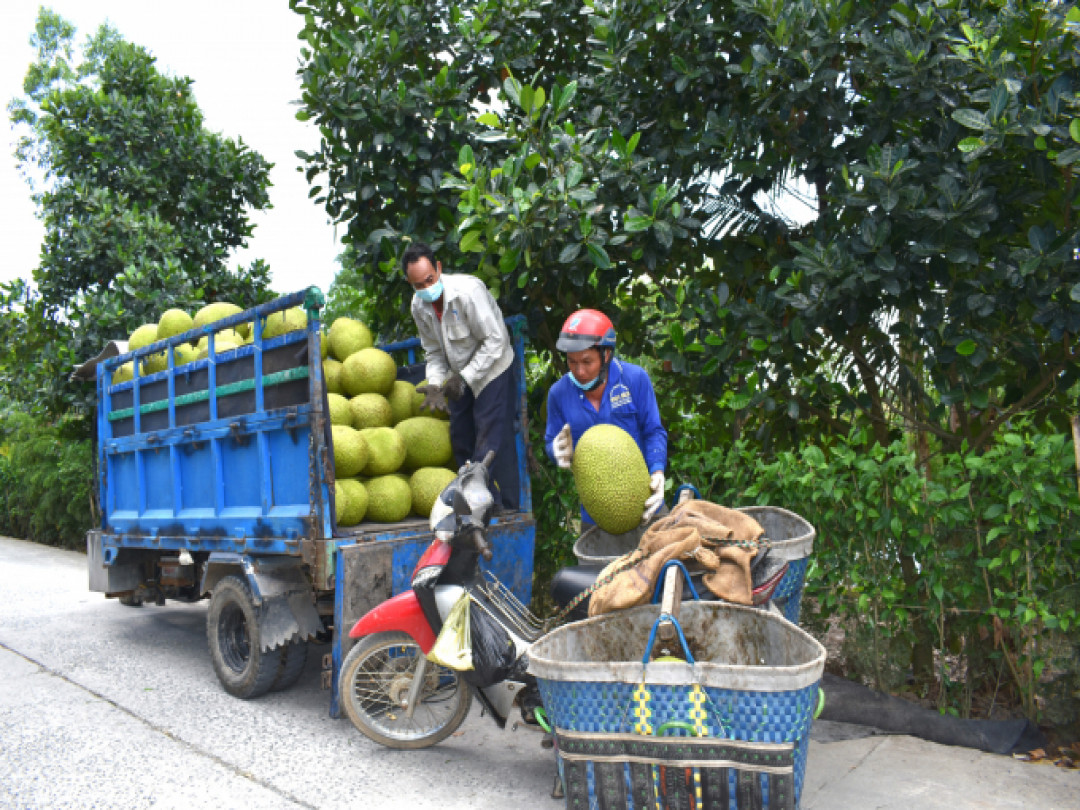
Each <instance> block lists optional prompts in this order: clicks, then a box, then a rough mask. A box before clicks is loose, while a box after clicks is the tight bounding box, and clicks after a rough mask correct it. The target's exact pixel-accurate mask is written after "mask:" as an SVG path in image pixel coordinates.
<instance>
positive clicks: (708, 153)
mask: <svg viewBox="0 0 1080 810" xmlns="http://www.w3.org/2000/svg"><path fill="white" fill-rule="evenodd" d="M292 6H293V8H295V9H296V10H297V11H298V12H299V13H302V14H303V15H304V20H305V26H304V32H303V38H304V39H305V41H306V47H305V49H304V50H303V52H302V53H303V56H304V58H305V63H304V66H303V68H302V70H301V76H302V78H303V81H304V95H303V102H304V107H303V109H302V110H301V112H300V113H299V115H300V117H302V118H310V119H311V120H313V121H315V122H316V123H317V124H318V125H319V128H320V133H321V134H322V138H323V140H322V145H321V148H320V149H319V150H318V151H317V152H316V153H313V154H309V155H304V156H303V157H304V158H305V160H306V163H307V173H308V176H309V178H310V179H311V181H312V182H313V184H314V187H313V189H312V194H313V196H315V197H316V198H317V199H318V200H319V201H321V202H322V203H324V204H325V206H326V208H327V211H328V212H329V213H330V215H331V216H332V217H334V218H335V220H337V221H340V222H342V223H343V224H345V225H346V226H347V230H348V235H347V242H348V244H349V251H348V253H347V257H346V262H347V263H348V264H350V265H351V266H352V267H354V268H355V272H356V277H357V279H358V282H359V283H362V284H364V285H366V286H367V287H368V288H369V289H370V290H371V291H372V293H373V295H374V297H375V298H376V300H377V301H378V302H379V304H378V311H377V313H376V314H377V316H378V317H380V319H381V320H383V321H384V322H385V323H387V324H390V323H394V322H396V323H401V322H403V320H404V319H402V318H401V315H402V314H403V313H404V309H405V306H406V299H407V294H406V293H407V291H406V290H405V289H404V286H403V285H402V284H401V283H400V279H399V278H398V277H397V276H396V267H395V263H394V258H395V256H396V255H398V254H400V251H401V249H402V243H403V242H404V240H405V239H407V238H412V237H419V238H424V239H427V240H428V241H431V242H433V243H435V244H436V245H438V246H442V247H444V253H445V254H446V258H447V262H448V263H449V264H451V265H453V266H455V267H459V268H461V269H465V270H471V271H476V272H479V273H480V274H481V275H482V276H484V277H485V278H486V279H487V280H488V281H489V283H490V284H491V285H492V286H493V287H496V288H497V289H499V291H500V293H501V300H502V302H503V304H504V306H506V307H507V308H508V309H510V310H511V311H524V312H526V313H527V314H528V315H529V316H530V319H531V331H532V334H533V337H534V338H538V339H539V342H540V343H541V344H542V345H545V346H548V347H550V345H551V334H552V332H553V331H554V329H556V328H557V326H558V323H559V322H560V318H561V317H562V316H563V315H564V314H565V313H566V311H567V310H569V309H571V308H573V307H574V306H577V305H580V304H601V305H606V306H609V308H610V303H611V301H612V299H613V297H615V296H617V295H621V296H622V297H621V298H620V299H619V303H620V304H622V307H621V312H620V313H619V317H620V322H619V326H620V331H621V333H623V334H625V335H627V336H628V337H630V338H631V344H630V348H631V350H635V349H641V348H643V347H644V346H646V345H648V346H649V349H650V353H651V354H653V355H654V356H657V357H658V358H659V359H662V360H665V361H667V362H669V363H670V364H671V367H672V369H673V371H674V372H676V375H677V377H675V378H674V379H673V380H672V381H671V383H672V385H673V386H675V387H676V388H678V389H680V390H681V391H682V392H683V393H684V394H686V395H687V396H702V397H705V398H706V399H707V400H708V401H711V402H718V401H722V402H725V403H727V404H728V405H730V406H731V408H733V409H734V410H736V411H741V412H742V416H741V418H742V419H743V420H744V421H745V420H750V421H751V422H756V424H758V425H759V426H761V428H762V429H763V431H764V432H763V433H762V436H768V435H773V436H776V437H778V438H779V437H784V440H785V441H788V442H790V441H797V440H798V436H799V435H800V431H806V430H807V429H812V430H815V431H817V430H820V429H821V428H825V429H826V430H827V431H830V432H837V433H842V434H846V432H847V430H848V429H849V428H850V427H851V425H852V424H853V423H855V424H858V423H868V424H870V425H871V426H872V427H873V429H874V431H875V436H876V437H877V439H878V441H880V442H883V443H884V442H887V441H889V440H890V431H891V430H895V428H896V427H897V426H898V425H900V424H902V422H898V421H897V420H896V419H895V417H896V416H897V415H898V414H899V415H901V416H902V417H903V419H904V420H906V422H907V424H908V425H910V426H911V427H912V428H913V429H916V430H921V431H927V432H929V433H932V434H935V435H937V436H939V437H940V438H941V439H942V440H943V441H945V442H946V444H947V445H948V446H950V447H953V448H958V447H959V446H960V445H961V443H962V442H963V441H965V440H966V441H968V442H969V443H971V444H974V445H978V444H981V443H982V442H985V441H986V440H987V438H988V437H989V436H990V435H991V434H992V433H993V432H994V430H995V429H997V427H998V426H1000V425H1001V424H1003V423H1004V422H1005V420H1007V419H1008V418H1009V417H1011V416H1013V415H1015V414H1017V413H1020V412H1024V411H1031V410H1035V411H1041V412H1043V413H1052V412H1054V411H1056V410H1060V409H1061V408H1062V405H1063V402H1064V396H1065V393H1064V392H1065V391H1066V390H1067V388H1068V386H1069V384H1070V383H1071V382H1072V381H1073V380H1074V379H1075V378H1076V370H1077V366H1076V359H1075V355H1074V352H1073V348H1072V340H1071V339H1070V337H1069V336H1070V335H1074V334H1076V331H1077V329H1078V328H1080V304H1078V302H1077V301H1076V300H1075V299H1073V298H1072V296H1071V291H1072V289H1073V288H1074V287H1075V285H1076V284H1077V282H1080V267H1078V264H1077V261H1076V258H1075V251H1076V248H1077V230H1076V225H1075V221H1074V220H1075V218H1074V217H1073V216H1072V213H1071V208H1072V199H1073V196H1074V194H1075V191H1074V190H1073V185H1072V166H1073V163H1074V162H1075V160H1076V158H1077V154H1078V153H1077V151H1076V150H1077V142H1076V140H1075V138H1074V137H1073V136H1074V134H1075V135H1080V125H1077V126H1076V127H1074V126H1073V122H1074V120H1075V119H1076V118H1077V115H1078V106H1077V97H1076V92H1075V89H1074V82H1075V81H1076V78H1077V77H1076V59H1077V48H1076V24H1075V21H1073V20H1072V18H1073V17H1075V16H1076V15H1077V12H1076V11H1075V10H1069V9H1068V8H1067V7H1065V6H1062V5H1060V4H1054V3H1045V2H1020V3H994V4H972V3H957V4H942V5H933V6H918V7H915V6H907V5H905V4H903V3H899V4H897V3H891V2H889V3H885V2H875V3H859V4H839V3H830V2H820V1H819V0H802V1H801V2H779V0H734V1H733V2H696V3H687V4H679V5H678V6H677V7H675V8H669V6H668V4H664V3H659V2H656V1H655V0H630V2H620V3H618V4H617V8H616V4H612V3H607V2H603V0H588V1H587V2H584V3H581V2H572V1H571V0H560V1H559V2H544V3H540V2H530V1H529V0H522V1H521V2H517V3H511V4H509V5H506V4H499V6H498V13H496V6H495V5H494V4H492V3H488V2H479V1H478V0H461V1H459V2H447V3H441V4H437V6H435V7H433V8H432V7H425V8H424V9H420V8H418V7H415V6H411V5H408V4H407V3H404V2H388V3H357V4H350V5H348V6H347V7H345V6H342V5H340V4H338V3H332V2H329V1H328V0H292ZM999 12H1000V13H999ZM1067 14H1068V15H1070V16H1068V17H1067ZM421 17H423V20H421ZM432 19H435V20H437V22H436V23H434V24H431V23H430V21H431V20H432ZM795 180H798V181H800V182H804V183H806V184H807V185H808V186H809V187H810V188H812V189H813V190H814V192H815V195H816V200H817V207H818V216H817V218H816V219H815V220H814V221H813V222H811V223H809V224H808V225H806V226H803V227H801V228H797V227H792V226H791V225H790V223H786V222H784V221H783V220H782V219H781V218H779V217H777V216H775V215H772V214H770V213H769V209H768V208H767V207H766V206H764V205H763V204H762V203H763V200H764V199H765V198H766V197H769V196H772V197H774V198H775V196H776V195H778V194H781V193H782V192H783V191H784V190H785V189H786V188H789V187H790V185H791V183H792V182H793V181H795ZM404 322H406V323H407V321H404Z"/></svg>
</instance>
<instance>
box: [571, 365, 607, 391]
mask: <svg viewBox="0 0 1080 810" xmlns="http://www.w3.org/2000/svg"><path fill="white" fill-rule="evenodd" d="M606 377H607V363H604V365H602V366H601V367H600V373H599V374H597V375H596V376H595V377H594V378H593V379H592V380H591V381H589V382H587V383H583V382H578V378H577V377H575V376H574V372H572V371H571V372H570V382H572V383H573V384H574V385H576V386H577V387H578V388H579V389H580V390H582V391H592V390H593V389H594V388H596V386H598V385H600V383H602V382H603V381H604V379H605V378H606Z"/></svg>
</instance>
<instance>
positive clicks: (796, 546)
mask: <svg viewBox="0 0 1080 810" xmlns="http://www.w3.org/2000/svg"><path fill="white" fill-rule="evenodd" d="M739 511H740V512H745V513H746V514H747V515H749V516H750V517H752V518H753V519H754V520H756V521H757V522H758V523H760V524H761V528H763V529H764V530H765V537H766V538H768V540H769V544H770V546H771V548H772V551H771V552H770V554H776V555H777V556H780V557H783V558H784V559H785V560H787V563H788V569H787V573H785V574H784V577H783V579H781V580H780V583H779V584H778V585H777V586H776V591H775V592H774V593H773V597H772V602H773V604H774V605H776V606H777V607H778V608H779V609H780V612H781V613H783V614H784V618H786V619H787V620H788V621H789V622H792V623H794V624H798V623H799V614H800V612H801V610H802V593H803V584H804V583H805V582H806V567H807V564H808V563H809V558H810V555H811V554H812V553H813V551H814V537H815V536H816V535H817V531H816V530H815V529H814V527H813V526H812V525H811V524H810V521H808V520H807V519H806V518H804V517H800V516H799V515H797V514H795V513H794V512H789V511H788V510H787V509H781V508H780V507H779V506H743V507H740V508H739Z"/></svg>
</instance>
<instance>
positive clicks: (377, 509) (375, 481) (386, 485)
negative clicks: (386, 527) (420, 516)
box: [365, 475, 412, 523]
mask: <svg viewBox="0 0 1080 810" xmlns="http://www.w3.org/2000/svg"><path fill="white" fill-rule="evenodd" d="M365 486H366V487H367V492H368V510H367V519H368V520H374V521H378V522H379V523H397V522H398V521H399V520H404V519H405V518H407V517H408V516H409V511H410V510H411V509H412V490H411V489H410V488H409V482H408V481H407V480H406V479H404V478H402V477H401V476H398V475H380V476H378V477H377V478H372V479H371V480H370V481H368V482H367V484H366V485H365Z"/></svg>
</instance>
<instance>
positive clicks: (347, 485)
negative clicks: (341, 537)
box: [334, 478, 368, 526]
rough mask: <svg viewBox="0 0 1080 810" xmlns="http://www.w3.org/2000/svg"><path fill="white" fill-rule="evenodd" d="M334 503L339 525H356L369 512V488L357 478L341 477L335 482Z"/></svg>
mask: <svg viewBox="0 0 1080 810" xmlns="http://www.w3.org/2000/svg"><path fill="white" fill-rule="evenodd" d="M334 504H335V506H336V507H337V523H338V525H339V526H355V525H356V524H357V523H360V522H361V521H363V519H364V515H366V514H367V507H368V492H367V488H366V487H365V486H364V485H363V484H361V483H360V482H359V481H357V480H356V479H355V478H340V479H338V480H337V481H335V482H334Z"/></svg>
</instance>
